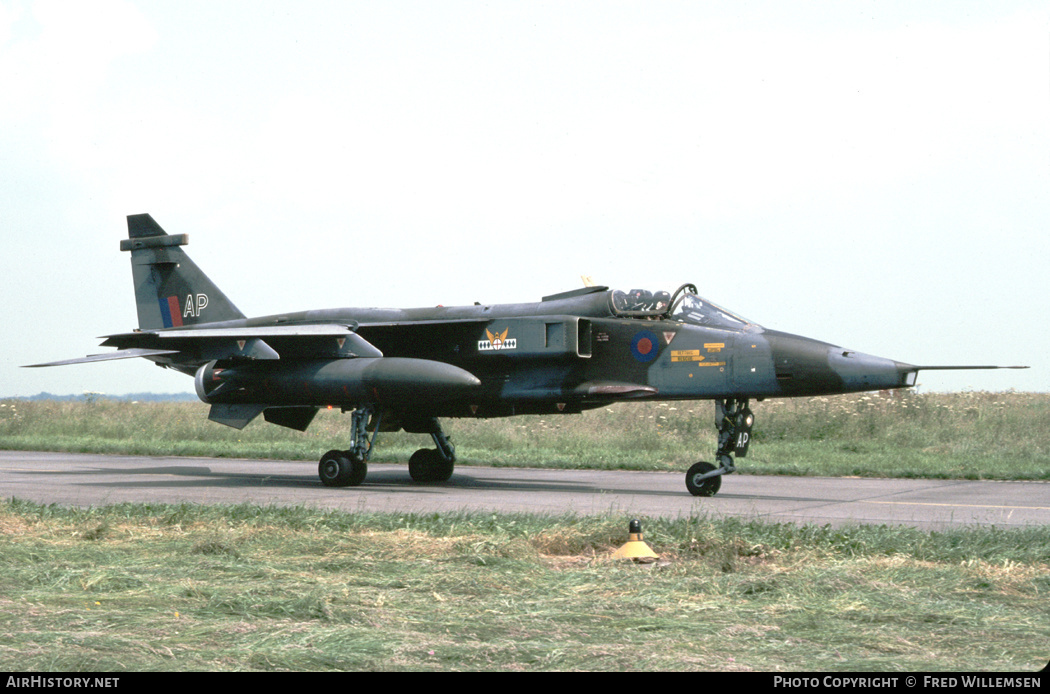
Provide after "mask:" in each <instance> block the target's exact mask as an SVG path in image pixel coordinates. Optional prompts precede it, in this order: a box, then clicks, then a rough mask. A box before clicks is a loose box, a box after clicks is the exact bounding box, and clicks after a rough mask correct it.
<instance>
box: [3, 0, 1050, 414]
mask: <svg viewBox="0 0 1050 694" xmlns="http://www.w3.org/2000/svg"><path fill="white" fill-rule="evenodd" d="M916 4H918V5H920V6H919V7H915V6H914V5H916ZM140 212H149V213H150V214H152V215H153V217H154V218H155V219H156V220H157V221H158V222H159V223H160V224H161V225H162V226H163V227H165V229H167V230H168V231H169V233H188V234H189V235H190V239H191V243H190V246H189V247H188V248H187V251H188V252H189V254H190V255H191V256H192V257H193V258H194V259H195V260H196V261H197V263H198V264H199V265H200V266H201V267H202V268H203V269H204V270H205V272H207V273H208V274H209V275H210V276H211V277H212V279H213V280H215V281H216V283H217V284H218V285H219V286H221V287H222V288H223V290H224V291H225V292H226V293H227V295H228V296H229V297H230V298H231V299H232V300H233V301H234V302H235V303H236V304H237V305H238V306H239V307H240V308H241V309H242V310H243V311H244V312H245V313H247V314H249V315H259V314H269V313H277V312H281V311H287V310H299V309H307V308H320V307H332V306H375V305H382V306H425V305H435V304H445V305H451V304H469V303H473V302H474V301H475V300H477V301H482V302H485V303H502V302H517V301H532V300H538V299H539V298H540V297H541V296H543V295H545V294H551V293H555V292H558V291H564V290H567V289H572V288H575V287H577V286H579V285H580V279H579V277H580V275H581V274H586V275H590V276H592V277H593V278H594V279H595V281H596V282H598V283H601V284H608V285H611V286H615V287H621V288H625V289H626V288H631V287H640V286H641V287H649V288H659V287H661V286H662V287H665V288H668V289H673V288H674V287H676V286H677V285H678V284H680V283H682V282H694V283H695V284H696V285H697V286H698V287H699V288H700V291H701V294H704V295H706V296H707V297H709V298H710V299H712V300H714V301H716V302H718V303H721V304H723V305H725V306H726V307H728V308H730V309H733V310H735V311H737V312H739V313H741V314H743V315H745V316H747V317H749V318H751V319H753V320H755V321H757V322H759V323H761V324H763V325H765V326H767V327H771V328H777V329H781V330H786V331H789V332H794V333H799V334H802V335H807V336H809V337H814V338H818V339H823V340H827V341H829V342H833V343H836V344H840V345H842V346H844V347H847V348H849V349H856V350H860V351H863V352H868V353H872V354H877V355H880V356H884V357H890V358H893V359H898V360H901V361H906V362H911V363H916V364H975V363H976V364H983V363H999V364H1017V363H1020V364H1030V365H1031V366H1032V367H1033V368H1032V369H1030V370H1028V371H1000V372H990V373H987V372H972V373H924V374H920V383H921V384H922V386H923V387H924V388H925V389H927V390H946V389H966V388H974V389H987V390H1005V389H1008V388H1015V389H1018V390H1040V391H1046V390H1050V359H1048V358H1047V357H1046V345H1047V344H1048V343H1050V328H1048V327H1047V308H1046V301H1047V295H1048V291H1047V289H1048V281H1047V279H1046V278H1047V270H1046V266H1047V261H1048V259H1050V239H1048V233H1047V232H1048V231H1050V228H1048V222H1050V9H1048V8H1047V5H1046V3H1045V2H1011V1H1009V0H1007V1H1005V2H998V1H997V2H983V3H962V2H952V3H906V2H900V3H892V2H855V3H851V2H841V1H838V0H836V1H834V2H813V3H805V2H800V3H795V2H792V3H782V2H733V3H714V2H689V3H673V2H661V3H627V2H612V1H608V0H603V1H601V2H571V3H566V2H510V1H499V2H487V3H485V2H454V1H448V2H425V1H424V2H396V1H391V0H383V1H381V2H378V1H377V2H364V1H361V2H348V1H339V2H318V1H311V0H303V1H301V2H263V1H261V0H251V1H250V2H232V1H229V0H224V1H223V2H212V1H208V2H185V1H180V2H173V1H172V2H130V1H125V0H90V1H88V2H72V1H65V2H42V1H37V2H31V1H25V2H18V1H16V0H12V1H0V234H2V240H3V253H0V291H2V292H3V299H2V302H0V320H2V325H3V331H2V339H0V396H4V395H31V394H35V393H37V392H40V391H49V392H53V393H81V392H84V391H99V392H105V393H111V394H122V393H128V392H137V391H147V390H149V391H157V392H179V391H182V392H192V388H193V384H192V380H191V379H189V378H186V377H183V376H180V375H179V374H176V373H173V372H167V371H163V370H161V369H158V368H156V367H154V366H153V365H151V364H149V363H148V362H145V361H141V360H138V361H124V362H118V363H106V364H88V365H82V366H76V367H73V366H70V367H59V368H54V369H32V370H27V369H19V368H18V365H20V364H27V363H34V362H40V361H48V360H55V359H61V358H67V357H76V356H81V355H84V354H89V353H97V352H100V351H105V350H104V349H100V348H98V340H97V339H96V337H97V336H100V335H105V334H109V333H116V332H123V331H127V330H130V329H132V328H134V327H136V318H135V307H134V300H133V295H132V285H131V272H130V267H129V261H128V257H127V255H126V254H122V253H120V252H119V250H118V246H119V241H120V239H121V238H123V237H125V235H126V226H125V216H126V215H128V214H135V213H140Z"/></svg>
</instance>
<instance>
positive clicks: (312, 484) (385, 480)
mask: <svg viewBox="0 0 1050 694" xmlns="http://www.w3.org/2000/svg"><path fill="white" fill-rule="evenodd" d="M309 469H310V468H309V465H308V464H304V466H303V474H302V475H290V474H272V473H265V472H222V471H216V470H214V469H212V468H210V467H207V466H201V465H167V466H158V467H136V468H106V467H93V468H88V469H83V468H82V469H79V470H68V471H62V472H56V471H54V470H49V471H46V472H45V471H41V472H39V473H34V472H30V473H27V474H47V475H49V476H53V475H56V474H58V475H64V476H75V475H91V476H95V475H105V476H114V475H117V476H120V477H121V479H116V480H106V481H94V482H86V484H87V485H88V486H98V487H113V488H144V489H145V488H152V489H159V488H169V489H170V488H179V487H184V488H191V487H223V488H235V487H270V488H288V489H291V488H295V489H304V488H316V489H318V490H324V491H332V492H338V493H352V492H354V491H355V490H359V491H362V492H368V491H370V490H371V491H383V492H407V493H414V494H419V493H441V492H442V490H446V489H475V490H478V491H479V492H484V491H489V492H499V491H522V492H528V491H535V492H562V493H589V494H623V495H631V496H661V497H666V496H679V495H681V496H683V497H685V498H689V496H688V492H686V491H685V490H684V489H683V490H682V491H681V492H679V491H677V490H675V491H669V490H659V489H655V490H654V489H638V488H635V489H618V488H614V487H607V486H601V485H592V484H588V483H586V482H571V481H550V480H532V479H528V478H527V477H506V478H501V479H492V478H485V477H475V476H472V475H471V474H470V473H469V468H466V470H465V471H464V472H463V473H456V474H453V476H452V477H451V478H450V479H449V480H448V481H447V482H440V483H417V482H414V481H413V480H412V478H411V477H410V476H409V474H408V471H407V470H398V469H393V470H383V469H381V470H372V471H370V472H369V474H368V478H367V479H366V480H365V482H364V483H363V484H362V485H360V486H359V487H345V488H342V489H330V488H327V487H324V486H323V485H322V484H321V483H320V481H319V480H318V479H317V478H316V476H314V475H311V474H310V472H309ZM161 475H165V476H168V479H140V480H136V479H132V478H133V477H135V476H153V477H156V476H161ZM718 499H726V500H741V499H744V500H746V499H754V500H762V501H788V502H796V503H798V502H806V503H822V504H826V503H843V502H844V501H845V500H833V499H819V498H812V497H799V496H766V495H756V494H719V495H718V496H717V497H713V498H711V499H706V500H704V503H712V502H716V501H717V500H718Z"/></svg>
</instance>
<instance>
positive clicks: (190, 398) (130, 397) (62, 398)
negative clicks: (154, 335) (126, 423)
mask: <svg viewBox="0 0 1050 694" xmlns="http://www.w3.org/2000/svg"><path fill="white" fill-rule="evenodd" d="M0 400H54V401H56V402H94V401H97V400H113V401H114V402H194V401H196V400H197V396H196V395H194V394H193V393H128V394H127V395H110V394H108V393H81V394H80V395H55V394H54V393H37V394H36V395H26V396H19V395H14V396H11V397H4V398H0Z"/></svg>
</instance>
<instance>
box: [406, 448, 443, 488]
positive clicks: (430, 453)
mask: <svg viewBox="0 0 1050 694" xmlns="http://www.w3.org/2000/svg"><path fill="white" fill-rule="evenodd" d="M454 469H455V462H454V461H452V460H446V459H445V457H444V456H442V455H441V452H440V451H438V450H437V449H436V448H420V449H419V450H418V451H416V452H415V453H413V454H412V457H411V458H409V459H408V474H409V475H411V476H412V480H413V481H414V482H447V481H448V479H449V478H450V477H452V471H453V470H454Z"/></svg>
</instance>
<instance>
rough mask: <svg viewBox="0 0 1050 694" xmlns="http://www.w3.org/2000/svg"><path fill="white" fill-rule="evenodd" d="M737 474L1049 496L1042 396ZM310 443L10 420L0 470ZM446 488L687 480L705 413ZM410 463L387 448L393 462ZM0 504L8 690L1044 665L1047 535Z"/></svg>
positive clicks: (511, 443)
mask: <svg viewBox="0 0 1050 694" xmlns="http://www.w3.org/2000/svg"><path fill="white" fill-rule="evenodd" d="M754 409H755V412H756V415H757V417H758V424H757V426H756V429H755V431H754V438H755V441H754V444H753V446H752V448H751V454H750V455H749V456H748V457H747V458H746V459H745V460H743V461H740V462H741V463H743V466H742V467H743V470H744V471H745V472H747V473H752V474H796V475H802V474H812V475H868V476H913V477H924V476H926V477H945V478H951V477H956V478H995V479H1023V480H1047V479H1050V453H1048V451H1050V426H1048V424H1050V416H1048V415H1050V395H1046V394H1024V393H995V394H993V393H960V394H929V395H923V394H916V393H908V394H904V395H903V397H880V396H877V395H874V394H867V395H859V396H840V397H835V398H813V399H801V400H789V401H769V402H763V403H758V404H757V405H756V406H755V407H754ZM348 424H349V417H346V416H344V415H341V414H340V413H338V412H322V413H321V414H320V415H319V416H318V418H317V420H316V422H315V423H314V425H313V426H312V427H311V429H310V430H309V431H308V432H306V433H300V432H294V431H290V430H287V429H283V428H280V427H276V426H272V425H268V424H264V423H262V422H261V421H260V422H257V423H253V424H252V425H250V426H249V427H248V428H247V429H245V430H243V431H236V430H232V429H228V428H225V427H222V426H219V425H215V424H213V423H211V422H208V421H207V407H206V406H205V405H203V404H196V403H180V404H145V403H142V404H139V403H126V402H113V401H109V400H105V399H93V400H90V401H85V402H78V403H57V402H26V401H15V400H8V401H4V402H0V447H3V448H11V449H37V450H69V451H92V452H105V453H130V454H146V455H165V456H167V455H193V456H229V457H252V458H277V459H293V460H294V459H304V460H316V459H317V457H318V456H319V455H320V453H321V452H323V451H325V450H327V449H329V448H334V447H339V446H341V444H343V443H344V442H345V440H346V436H347V426H348ZM447 428H448V430H449V431H450V433H451V435H452V437H453V440H454V442H455V443H456V445H457V447H458V453H459V461H458V464H460V465H472V464H473V465H505V466H515V465H520V466H533V467H583V468H586V467H593V468H622V469H656V470H663V469H667V470H684V469H685V467H686V466H687V465H688V464H690V463H691V462H693V461H695V460H696V459H698V458H701V457H703V458H707V459H710V457H711V455H710V454H711V453H712V452H713V450H714V447H715V439H714V431H713V407H712V406H711V404H710V403H682V404H667V403H646V404H633V405H627V404H625V405H619V406H616V407H611V408H607V409H601V410H597V411H593V412H588V413H585V414H583V415H577V416H565V417H547V418H542V417H520V418H512V419H506V420H494V421H473V420H453V421H451V422H449V423H448V427H447ZM429 445H430V442H429V438H428V437H425V436H419V435H405V434H398V435H380V440H379V446H378V447H377V451H376V454H375V456H374V458H373V459H374V460H377V461H381V462H394V461H401V462H403V461H405V460H406V459H407V457H408V455H409V454H410V453H411V452H412V451H413V450H415V449H416V448H418V447H421V446H429ZM623 522H624V519H623V518H619V517H617V518H612V517H577V516H558V517H534V516H518V515H500V514H455V513H453V514H440V515H439V514H432V515H425V516H417V515H406V514H349V513H343V512H334V511H333V512H322V511H316V510H310V509H304V508H259V507H251V506H237V507H204V506H193V505H176V506H150V505H117V506H109V507H105V508H97V509H65V508H60V507H57V506H40V505H36V504H32V503H28V502H23V501H18V500H6V501H3V502H0V557H2V558H3V561H2V562H0V670H9V671H34V672H36V671H41V672H44V671H63V672H74V671H149V670H164V671H170V670H215V671H217V670H264V671H279V670H292V671H317V670H424V671H427V670H430V671H449V670H509V671H516V670H611V671H628V670H636V671H651V670H697V671H737V670H739V671H747V670H758V671H829V672H835V671H852V672H857V671H880V672H888V671H966V672H991V671H1000V672H1001V671H1013V672H1034V671H1037V670H1040V669H1041V668H1043V667H1044V666H1046V665H1047V661H1048V659H1050V528H1047V527H1033V528H1024V529H1012V530H1002V529H997V528H963V529H958V530H949V531H943V532H926V531H920V530H916V529H912V528H900V527H886V526H881V527H870V526H861V527H846V528H831V527H815V526H802V527H798V526H793V525H777V524H769V523H761V522H757V521H741V520H734V519H718V520H715V519H708V518H704V517H697V516H694V517H690V518H681V519H677V520H663V519H644V518H643V523H644V526H643V527H644V530H645V539H646V540H647V541H648V542H649V543H650V544H651V545H652V547H653V549H654V550H656V552H657V553H659V554H660V560H659V561H658V562H656V563H652V564H646V565H638V564H633V563H630V562H626V563H624V562H618V561H614V560H612V559H611V557H610V553H611V551H612V550H613V549H615V548H616V547H617V546H619V545H620V544H622V543H623V542H624V541H625V540H626V537H625V536H626V528H624V527H623Z"/></svg>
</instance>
